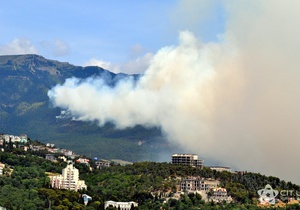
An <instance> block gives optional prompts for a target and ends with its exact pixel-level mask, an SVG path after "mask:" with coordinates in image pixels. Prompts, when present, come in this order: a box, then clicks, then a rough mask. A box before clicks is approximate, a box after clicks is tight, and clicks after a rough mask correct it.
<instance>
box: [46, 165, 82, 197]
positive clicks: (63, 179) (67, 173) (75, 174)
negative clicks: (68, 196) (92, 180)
mask: <svg viewBox="0 0 300 210" xmlns="http://www.w3.org/2000/svg"><path fill="white" fill-rule="evenodd" d="M50 182H51V186H52V188H56V189H67V190H74V191H77V190H81V189H87V186H86V184H85V181H84V180H79V170H78V169H77V168H75V167H74V166H73V163H72V162H68V165H67V167H66V168H64V169H63V170H62V174H61V175H58V176H50Z"/></svg>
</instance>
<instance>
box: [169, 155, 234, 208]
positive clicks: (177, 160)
mask: <svg viewBox="0 0 300 210" xmlns="http://www.w3.org/2000/svg"><path fill="white" fill-rule="evenodd" d="M172 164H175V165H184V166H192V167H198V168H203V167H204V161H203V160H199V159H198V155H196V154H173V155H172ZM209 168H210V169H212V170H216V171H219V172H222V171H227V172H231V168H229V167H224V166H210V167H209ZM219 184H220V182H219V181H218V180H214V179H211V178H209V179H207V178H203V177H199V176H196V177H195V176H190V177H186V178H183V179H181V181H180V184H179V188H180V192H181V193H186V194H189V193H199V194H200V195H201V196H202V198H203V199H204V200H206V201H214V202H222V201H226V202H231V201H232V199H231V197H230V196H228V195H227V190H226V189H225V188H220V187H219ZM209 192H210V193H209ZM208 194H209V196H208Z"/></svg>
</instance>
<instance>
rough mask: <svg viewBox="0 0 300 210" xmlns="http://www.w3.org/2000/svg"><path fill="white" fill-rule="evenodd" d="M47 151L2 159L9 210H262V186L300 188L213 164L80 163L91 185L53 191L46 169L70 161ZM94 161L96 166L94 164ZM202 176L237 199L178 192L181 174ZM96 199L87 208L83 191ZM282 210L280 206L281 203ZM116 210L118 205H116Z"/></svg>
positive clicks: (0, 191) (2, 193)
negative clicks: (132, 205) (108, 204)
mask: <svg viewBox="0 0 300 210" xmlns="http://www.w3.org/2000/svg"><path fill="white" fill-rule="evenodd" d="M43 156H44V154H43V153H37V152H33V151H27V152H25V151H23V150H21V149H13V150H11V151H10V152H0V162H2V163H4V164H5V165H6V167H5V169H4V175H3V176H0V206H4V207H6V208H7V209H9V210H10V209H24V210H34V209H49V208H51V209H54V210H62V209H64V210H67V209H78V210H79V209H90V210H93V209H103V208H104V202H105V201H107V200H114V201H135V202H138V203H139V207H138V209H182V210H184V209H260V208H264V207H260V206H259V205H257V204H258V200H257V199H258V194H257V189H262V188H264V186H265V185H266V184H270V185H272V187H273V188H274V189H277V190H281V189H289V190H294V191H296V190H298V191H299V190H300V186H298V185H295V184H292V183H290V182H285V181H283V180H280V179H279V178H276V177H272V176H271V177H267V176H264V175H261V174H257V173H249V172H248V173H229V172H217V171H214V170H211V169H209V168H204V169H199V168H193V167H188V166H178V165H172V164H170V163H158V162H137V163H134V164H132V165H126V166H120V165H112V166H111V167H106V168H105V167H104V168H102V169H101V170H99V169H93V170H90V168H89V167H88V166H86V165H84V164H76V165H75V166H76V167H77V168H78V169H79V170H80V179H84V180H85V181H86V183H87V185H88V189H87V190H84V191H79V192H74V191H68V190H59V189H51V187H50V184H49V178H48V177H47V173H46V172H48V173H49V172H50V173H61V171H62V169H63V168H64V167H65V166H66V163H65V162H56V163H55V162H51V161H48V160H45V159H44V158H43ZM94 166H95V165H94V162H93V161H92V162H91V167H94ZM188 176H201V177H205V178H212V179H217V180H219V181H220V186H221V187H225V188H226V189H227V191H228V193H229V195H230V196H232V198H233V202H232V203H225V202H223V203H214V202H204V200H203V199H202V197H201V196H200V195H199V194H185V195H184V194H182V195H181V197H180V198H179V199H173V198H172V195H173V194H174V193H176V191H177V190H178V189H177V188H178V184H179V178H184V177H188ZM83 193H85V194H88V195H89V196H91V197H92V201H90V202H89V203H88V205H87V206H85V205H84V204H83V199H82V197H81V195H82V194H83ZM276 208H277V209H280V208H279V207H276ZM299 208H300V206H299V205H298V204H288V205H285V204H284V207H282V209H299ZM111 209H113V208H111Z"/></svg>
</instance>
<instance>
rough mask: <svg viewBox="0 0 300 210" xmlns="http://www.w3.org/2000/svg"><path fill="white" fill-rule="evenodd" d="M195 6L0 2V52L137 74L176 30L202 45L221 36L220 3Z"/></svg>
mask: <svg viewBox="0 0 300 210" xmlns="http://www.w3.org/2000/svg"><path fill="white" fill-rule="evenodd" d="M187 2H195V1H189V0H188V1H187ZM199 2H202V3H201V4H199V5H197V6H196V7H195V6H193V7H191V6H188V5H187V4H183V3H182V2H181V1H177V0H164V1H161V0H143V1H136V0H106V1H104V0H91V1H78V0H74V1H65V0H43V1H39V0H28V1H17V0H10V1H6V0H0V5H1V7H0V28H1V33H0V54H23V53H37V54H40V55H42V56H44V57H46V58H50V59H55V60H59V61H67V62H69V63H72V64H75V65H103V66H104V67H107V68H109V69H110V70H112V71H114V72H120V71H122V72H128V73H136V72H137V73H140V72H143V71H145V68H146V67H147V65H148V63H149V60H150V59H151V58H152V55H153V54H154V53H156V52H157V51H158V50H159V48H161V47H162V46H166V45H174V44H176V43H177V36H178V32H179V31H180V30H186V29H189V30H192V31H193V32H194V33H196V35H197V36H198V37H199V38H201V39H202V40H205V41H209V40H216V38H217V36H218V34H220V33H221V32H223V27H224V14H223V12H222V5H221V4H217V3H215V1H199ZM187 13H188V16H187Z"/></svg>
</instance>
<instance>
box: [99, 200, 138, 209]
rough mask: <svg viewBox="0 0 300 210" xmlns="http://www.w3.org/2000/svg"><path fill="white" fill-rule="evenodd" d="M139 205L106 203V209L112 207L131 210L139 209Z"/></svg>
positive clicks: (133, 203) (134, 203)
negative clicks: (133, 209)
mask: <svg viewBox="0 0 300 210" xmlns="http://www.w3.org/2000/svg"><path fill="white" fill-rule="evenodd" d="M138 205H139V204H138V203H136V202H133V201H130V202H116V201H105V202H104V209H107V208H108V207H110V206H112V207H115V208H117V209H120V210H131V209H132V207H138Z"/></svg>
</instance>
